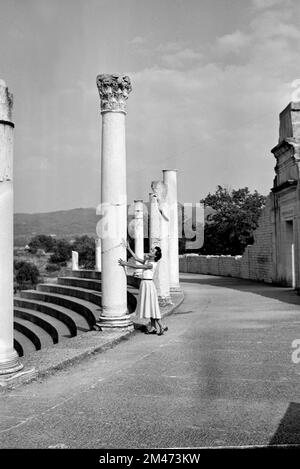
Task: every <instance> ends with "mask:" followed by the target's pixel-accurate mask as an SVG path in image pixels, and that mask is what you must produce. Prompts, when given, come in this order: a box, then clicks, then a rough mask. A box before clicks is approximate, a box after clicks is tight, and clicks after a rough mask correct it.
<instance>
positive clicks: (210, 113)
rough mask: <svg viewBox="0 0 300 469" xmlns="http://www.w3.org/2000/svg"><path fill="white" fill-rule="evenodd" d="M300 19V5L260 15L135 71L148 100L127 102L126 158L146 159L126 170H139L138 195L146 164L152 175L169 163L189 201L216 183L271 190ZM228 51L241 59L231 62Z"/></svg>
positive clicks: (294, 72) (299, 51) (299, 49)
mask: <svg viewBox="0 0 300 469" xmlns="http://www.w3.org/2000/svg"><path fill="white" fill-rule="evenodd" d="M297 18H299V9H298V7H297V5H295V6H293V7H290V8H289V9H280V8H279V9H278V10H276V11H275V10H274V11H272V10H263V11H259V12H258V13H256V15H255V17H254V18H253V19H252V21H250V22H249V25H248V26H247V27H245V28H243V29H240V30H236V31H233V32H231V33H228V34H226V35H224V36H222V37H219V38H217V40H216V41H215V42H214V43H211V44H210V47H207V49H206V51H205V50H204V48H202V49H201V51H196V50H195V49H193V48H190V47H187V45H186V44H181V47H180V44H179V43H173V44H172V46H170V44H168V45H167V48H168V49H169V51H170V52H169V53H163V54H162V55H161V56H160V61H159V62H158V64H157V65H156V66H153V67H149V68H147V69H144V70H141V71H139V72H136V73H133V74H132V78H133V82H134V90H135V93H136V96H143V99H142V100H137V101H135V98H134V95H132V98H131V102H130V103H129V106H130V117H129V119H130V128H131V129H134V132H129V133H128V146H129V154H131V155H141V154H143V159H142V160H141V159H140V158H139V159H137V158H133V159H132V160H129V173H130V172H131V171H138V172H139V174H140V181H139V184H140V186H141V189H140V190H142V187H146V186H147V184H148V182H147V181H148V173H145V172H144V171H143V167H144V161H147V165H148V166H149V172H150V171H154V169H155V168H159V167H161V165H162V164H164V165H167V164H169V163H170V162H171V164H172V165H173V166H176V167H178V169H179V175H180V177H179V179H180V178H183V179H184V185H185V201H192V200H197V199H196V197H197V194H198V197H199V198H200V196H201V195H205V193H207V192H208V191H211V190H214V188H215V186H216V185H217V184H218V183H219V184H230V185H231V186H232V187H242V186H246V185H247V186H249V187H250V188H253V189H254V188H257V189H258V190H259V191H261V192H263V193H267V192H268V190H269V188H270V187H271V185H272V180H273V174H274V173H273V167H274V161H273V159H272V156H271V154H270V149H271V148H272V147H273V146H274V145H275V144H276V143H277V141H278V114H279V112H280V111H281V110H282V109H283V108H284V107H285V106H286V105H287V104H288V102H289V101H290V100H291V92H292V91H294V89H293V88H292V87H291V83H292V82H293V80H295V79H297V78H298V77H299V67H298V61H299V55H300V41H298V40H296V41H295V39H297V38H298V37H299V34H300V27H299V22H298V21H297ZM274 25H275V26H274ZM160 49H161V51H163V50H164V48H163V45H161V46H160ZM229 52H233V53H235V54H236V55H235V56H234V60H232V61H231V60H230V59H231V56H230V55H229V56H228V53H229ZM216 54H217V55H216ZM218 54H219V55H218ZM220 54H224V55H226V60H219V57H220ZM184 64H188V65H189V66H188V67H183V65H184ZM140 135H143V142H142V144H141V139H140V138H139V137H138V136H140ZM187 174H188V176H187ZM140 196H142V194H140Z"/></svg>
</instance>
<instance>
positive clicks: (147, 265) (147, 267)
mask: <svg viewBox="0 0 300 469" xmlns="http://www.w3.org/2000/svg"><path fill="white" fill-rule="evenodd" d="M126 247H127V249H128V251H129V252H130V254H131V255H132V256H133V258H134V259H135V260H136V261H137V262H138V263H139V264H132V263H129V262H125V261H123V260H122V259H119V265H121V266H123V267H131V268H134V269H136V270H142V271H143V273H142V279H141V284H140V289H139V296H138V301H137V307H136V314H137V316H138V317H140V318H146V319H150V321H151V325H150V328H149V329H148V328H147V331H146V334H156V333H157V335H163V333H164V332H165V331H167V330H168V328H167V327H166V326H164V325H163V324H162V322H161V314H160V309H159V304H158V297H157V291H156V288H155V285H154V282H153V276H154V273H155V270H156V267H157V263H158V261H159V260H160V258H161V249H160V248H159V247H155V248H154V249H151V250H150V252H149V254H145V256H144V259H139V258H138V257H137V256H136V255H135V253H134V252H133V251H132V250H131V249H130V246H129V244H127V245H126Z"/></svg>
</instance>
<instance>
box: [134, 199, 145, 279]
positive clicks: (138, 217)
mask: <svg viewBox="0 0 300 469" xmlns="http://www.w3.org/2000/svg"><path fill="white" fill-rule="evenodd" d="M134 252H135V255H136V256H137V257H139V258H140V259H144V204H143V201H142V200H135V201H134ZM142 273H143V271H142V269H140V270H136V274H138V275H142Z"/></svg>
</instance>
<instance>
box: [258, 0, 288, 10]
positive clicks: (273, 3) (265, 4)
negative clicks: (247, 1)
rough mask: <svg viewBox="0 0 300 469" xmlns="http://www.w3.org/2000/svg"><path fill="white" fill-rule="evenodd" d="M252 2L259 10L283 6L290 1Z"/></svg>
mask: <svg viewBox="0 0 300 469" xmlns="http://www.w3.org/2000/svg"><path fill="white" fill-rule="evenodd" d="M252 3H253V6H254V7H255V8H257V9H258V10H263V9H266V8H271V7H274V6H283V5H285V4H287V3H290V2H289V0H252Z"/></svg>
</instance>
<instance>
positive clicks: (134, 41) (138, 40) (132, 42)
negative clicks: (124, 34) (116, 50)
mask: <svg viewBox="0 0 300 469" xmlns="http://www.w3.org/2000/svg"><path fill="white" fill-rule="evenodd" d="M144 43H145V38H144V37H141V36H135V37H134V38H133V39H131V40H130V41H129V42H128V44H130V45H134V46H136V45H141V44H144Z"/></svg>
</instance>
